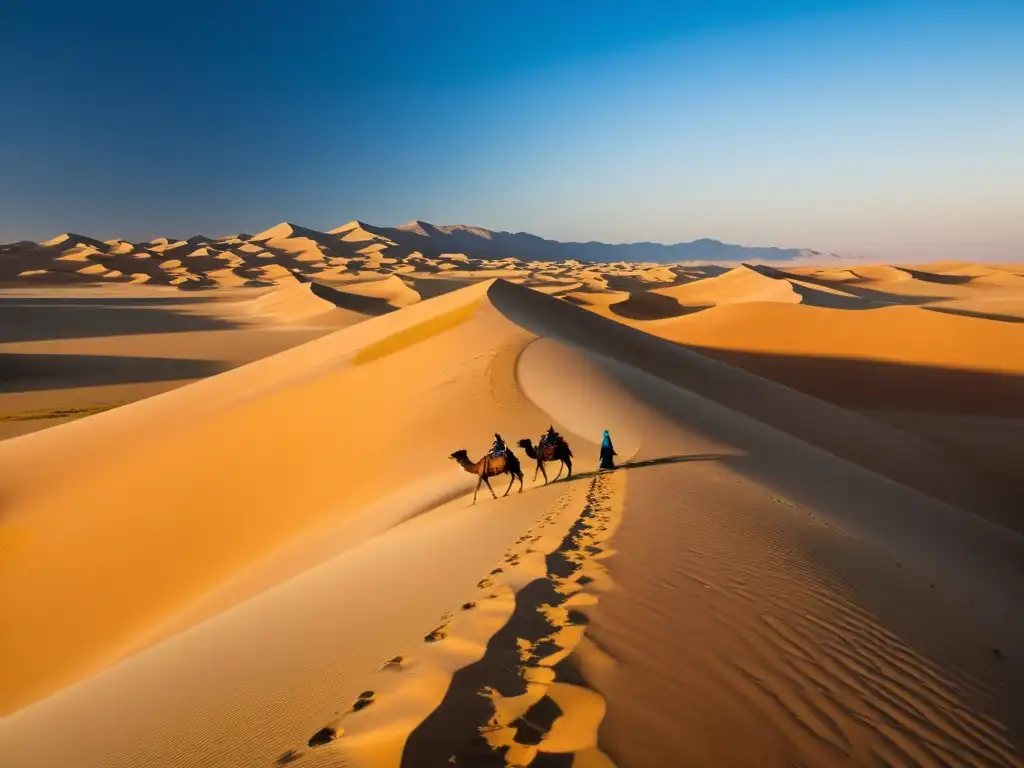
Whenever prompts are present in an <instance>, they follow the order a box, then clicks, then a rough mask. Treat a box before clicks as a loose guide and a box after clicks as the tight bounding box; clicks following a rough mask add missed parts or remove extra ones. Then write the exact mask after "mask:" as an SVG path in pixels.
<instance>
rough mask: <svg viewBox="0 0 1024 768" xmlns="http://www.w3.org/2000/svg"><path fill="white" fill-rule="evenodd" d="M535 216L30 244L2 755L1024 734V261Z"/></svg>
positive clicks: (405, 753)
mask: <svg viewBox="0 0 1024 768" xmlns="http://www.w3.org/2000/svg"><path fill="white" fill-rule="evenodd" d="M503 234H507V233H491V232H488V231H487V230H480V229H478V228H459V227H441V228H438V227H434V226H433V225H429V224H426V223H424V222H413V223H411V224H409V225H406V226H404V227H399V228H391V229H388V228H380V227H374V226H372V225H368V224H364V223H362V222H351V223H350V224H347V225H344V226H343V227H339V228H337V229H335V230H332V231H330V232H318V231H316V230H310V229H306V228H302V227H298V226H296V225H292V224H281V225H278V226H275V227H272V228H271V229H269V230H266V231H264V232H261V233H258V234H256V235H237V236H230V237H224V238H206V237H201V236H197V237H194V238H188V239H187V240H182V239H175V238H158V239H155V240H151V241H147V242H141V243H131V242H128V241H125V240H108V241H100V240H94V239H91V238H88V237H84V236H81V235H75V234H66V235H61V236H59V237H57V238H54V239H53V240H50V241H47V242H45V243H41V244H35V243H16V244H11V245H7V246H0V281H2V282H3V283H4V284H5V285H7V286H23V287H22V288H18V289H15V290H10V289H8V290H6V291H4V292H3V293H2V295H0V328H2V329H3V334H2V335H0V362H2V363H4V364H5V372H7V373H8V375H7V377H6V378H5V379H4V380H3V381H2V382H0V436H4V435H16V434H19V433H22V432H27V431H28V430H29V429H30V427H25V428H24V429H22V427H21V426H19V425H23V424H27V425H31V424H34V423H39V424H40V425H49V424H57V426H53V427H51V428H49V429H44V430H42V431H36V432H32V433H29V434H21V436H17V437H13V436H12V437H10V439H7V440H4V441H2V442H0V544H2V547H3V550H2V551H3V564H2V570H0V613H2V615H3V617H4V623H5V626H9V627H13V628H15V629H14V631H5V632H2V633H0V660H2V661H0V679H2V680H3V683H2V684H0V711H3V713H4V715H5V717H4V718H3V719H0V764H2V765H8V764H9V765H17V766H19V767H22V766H24V767H25V768H35V767H36V766H39V767H40V768H42V767H43V766H45V767H46V768H50V766H57V765H60V766H82V767H83V768H86V767H89V768H92V767H93V766H98V765H103V766H111V767H112V768H117V767H119V766H138V765H147V766H155V767H156V768H164V767H166V768H185V767H186V766H193V765H216V766H225V768H231V766H246V768H248V767H250V766H258V765H265V766H268V768H270V767H271V766H274V765H290V764H294V765H298V766H310V768H314V767H316V766H338V765H347V766H348V765H351V766H369V767H372V768H376V767H377V766H404V768H410V767H416V766H423V765H438V766H442V765H449V764H452V760H453V759H454V761H455V764H469V765H473V764H477V763H482V762H487V764H491V763H493V764H495V765H499V764H504V765H546V764H556V763H558V764H562V763H564V764H568V763H569V762H571V763H572V764H573V765H581V766H592V767H593V766H602V768H607V766H614V765H622V766H626V765H642V766H646V765H668V764H675V763H677V762H678V763H679V764H687V765H689V764H695V765H703V764H707V765H750V764H752V763H751V761H752V760H754V762H756V764H757V765H763V766H770V767H774V766H779V767H780V768H782V767H788V766H792V765H815V766H819V765H821V766H826V765H873V764H881V765H916V766H945V765H951V764H954V765H960V764H963V765H968V764H970V765H995V766H1022V765H1024V752H1022V750H1024V721H1022V719H1021V716H1020V713H1021V712H1024V693H1022V691H1024V671H1022V667H1021V665H1020V664H1019V663H1018V662H1019V661H1020V659H1019V658H1018V657H1020V656H1021V654H1022V653H1024V650H1022V649H1024V618H1022V615H1021V613H1020V611H1019V606H1020V605H1021V604H1022V603H1024V517H1022V516H1021V514H1020V510H1021V509H1024V483H1022V482H1021V480H1020V479H1019V477H1018V476H1019V475H1020V472H1019V465H1020V460H1021V459H1022V458H1024V457H1022V456H1021V455H1020V451H1019V446H1020V445H1021V444H1024V443H1022V442H1021V440H1022V438H1024V388H1022V387H1024V384H1022V382H1024V352H1022V350H1024V336H1022V334H1024V323H1021V322H1019V320H1020V319H1022V318H1024V313H1022V311H1021V310H1020V306H1021V302H1022V301H1024V298H1022V295H1024V294H1022V293H1021V285H1020V284H1021V282H1022V281H1024V270H1021V269H1020V268H1019V267H1017V266H1014V265H975V264H969V263H965V262H955V263H953V262H944V263H936V264H925V265H909V266H898V267H894V266H888V265H859V264H858V265H855V266H853V267H850V268H846V267H847V266H848V263H847V264H844V265H843V268H834V265H827V264H819V265H816V266H797V265H792V264H776V265H773V266H766V265H758V264H750V265H747V264H744V265H742V266H739V267H734V266H731V265H730V266H721V265H686V266H678V265H664V264H633V263H627V262H615V263H581V262H577V261H562V262H538V261H531V260H529V259H528V258H525V257H524V258H516V257H512V256H510V255H508V254H507V253H503V252H501V251H500V250H495V249H496V248H497V246H496V245H495V243H498V242H499V241H500V240H501V237H500V236H501V235H503ZM432 243H433V244H435V249H434V250H431V249H430V247H427V246H430V245H431V244H432ZM437 243H441V244H443V248H442V247H440V246H436V244H437ZM488 243H489V244H488ZM477 246H479V249H478V250H474V248H477ZM497 278H502V279H497ZM516 283H519V284H518V285H517V284H516ZM51 284H52V285H54V286H55V287H54V288H53V289H52V290H46V288H45V286H47V285H51ZM69 285H70V286H78V287H77V288H71V289H69V288H67V287H62V286H69ZM545 294H550V295H545ZM333 329H337V330H333ZM282 350H283V351H282ZM274 353H276V354H274ZM11 372H13V374H14V375H13V376H12V375H10V374H11ZM122 403H126V404H123V405H121V404H122ZM115 405H120V406H121V407H112V406H115ZM75 417H78V418H75ZM5 418H9V421H5V420H4V419H5ZM8 424H9V425H14V426H15V427H16V429H11V430H9V431H7V430H6V425H8ZM551 424H553V425H555V426H556V427H557V429H558V430H559V431H560V432H561V433H562V434H563V435H564V436H565V437H566V438H567V440H568V441H569V443H570V445H571V446H572V449H573V454H574V457H573V460H574V474H573V477H572V479H571V480H569V481H559V482H557V483H552V484H550V485H546V486H545V485H543V484H542V481H538V482H534V481H533V477H534V470H535V466H534V462H533V461H532V460H530V459H528V457H527V456H526V455H525V453H524V452H523V451H522V450H520V449H518V448H517V449H516V454H517V455H518V457H519V460H520V461H521V462H522V469H523V471H524V473H525V483H524V485H525V490H524V492H523V493H521V494H520V493H518V492H516V491H517V490H518V484H516V485H515V486H514V487H512V492H511V493H510V495H509V497H507V498H503V499H500V500H499V501H497V502H495V501H492V500H491V498H490V494H489V493H488V491H487V489H486V487H485V488H482V489H481V491H480V501H479V503H478V504H477V505H476V506H472V505H471V504H470V500H471V499H472V494H473V489H474V487H475V484H476V478H475V476H471V475H470V474H468V473H467V472H465V471H463V469H461V468H460V467H459V466H458V465H457V464H456V462H454V461H452V460H451V459H450V458H449V454H451V453H452V452H453V451H455V450H457V449H460V448H464V449H466V450H468V452H469V454H470V456H471V458H473V459H475V458H478V457H480V456H482V455H483V453H484V451H485V450H486V448H487V446H488V445H489V443H490V439H491V435H492V433H493V432H495V431H497V432H499V433H501V435H503V436H504V438H505V439H506V440H507V441H508V443H509V444H514V443H515V441H517V440H518V439H519V438H522V437H530V438H532V439H533V440H536V439H537V436H538V435H539V434H540V433H541V432H542V431H543V430H544V429H546V428H547V426H548V425H551ZM606 429H607V430H610V432H611V435H612V438H613V439H614V441H615V448H616V450H617V452H618V457H617V461H618V462H619V464H620V465H621V468H620V469H619V470H618V471H616V472H610V473H601V474H596V473H595V471H594V468H595V466H596V464H597V447H598V444H599V442H600V440H601V435H602V432H603V431H604V430H606ZM552 469H553V466H552V465H549V467H548V472H549V474H551V475H552V476H553V475H554V472H553V471H552ZM491 484H492V485H493V487H494V488H495V490H496V491H497V492H498V494H501V493H503V492H504V491H505V488H506V487H508V486H509V478H508V477H507V476H501V477H498V478H494V479H492V480H491ZM55 733H59V737H55V735H54V734H55ZM737 733H741V734H743V738H742V739H737V738H736V734H737ZM666 756H670V757H666ZM752 756H756V758H754V757H752ZM666 760H669V762H666ZM559 761H561V762H559Z"/></svg>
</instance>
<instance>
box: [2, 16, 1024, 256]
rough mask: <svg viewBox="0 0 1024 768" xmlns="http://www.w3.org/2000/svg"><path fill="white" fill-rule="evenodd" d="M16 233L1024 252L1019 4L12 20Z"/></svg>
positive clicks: (11, 186) (9, 231)
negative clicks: (350, 234)
mask: <svg viewBox="0 0 1024 768" xmlns="http://www.w3.org/2000/svg"><path fill="white" fill-rule="evenodd" d="M0 29H3V30H4V48H3V60H4V67H3V74H2V76H0V242H2V241H11V240H16V239H23V238H28V239H42V238H45V237H49V236H52V235H54V234H56V233H58V232H62V231H67V230H72V231H76V232H81V233H83V234H91V235H94V236H98V237H104V238H107V237H114V236H122V237H130V238H147V237H152V236H156V235H169V236H188V235H191V234H195V233H205V234H210V235H216V234H226V233H230V232H237V231H249V232H252V231H257V230H259V229H263V228H265V227H268V226H270V225H272V224H275V223H277V222H279V221H282V220H288V221H294V222H296V223H300V224H304V225H306V226H311V227H316V228H322V229H327V228H330V227H333V226H336V225H338V224H340V223H343V222H344V221H347V220H349V219H353V218H359V219H363V220H366V221H370V222H373V223H376V224H385V225H390V224H398V223H401V222H404V221H407V220H409V219H413V218H418V219H425V220H429V221H433V222H436V223H468V224H476V225H479V226H484V227H489V228H492V229H507V230H513V231H518V230H524V231H530V232H534V233H536V234H540V235H543V236H547V237H553V238H557V239H563V240H570V239H571V240H589V239H597V240H605V241H609V242H622V241H631V240H655V241H661V242H677V241H684V240H692V239H695V238H698V237H715V238H718V239H722V240H726V241H730V242H739V243H744V244H751V245H778V246H799V247H809V248H817V249H821V250H833V251H839V252H848V253H857V254H866V255H877V256H881V257H886V258H893V259H899V258H906V259H929V258H933V257H934V258H950V257H959V258H1002V259H1009V258H1021V257H1024V3H1021V2H1019V0H1006V1H1005V2H996V1H988V0H977V1H976V2H967V1H966V0H965V1H964V2H959V3H953V2H944V1H943V0H934V1H933V2H877V1H875V2H869V1H867V0H862V1H861V2H854V1H852V0H848V1H846V2H843V1H841V0H831V1H823V2H813V3H812V2H804V1H803V0H776V1H775V2H756V1H755V0H746V1H745V2H741V1H739V0H725V1H724V2H715V3H711V2H700V3H688V2H646V1H644V0H634V2H630V3H625V2H621V3H610V2H602V1H601V0H591V1H590V2H568V1H566V2H550V0H549V1H548V2H534V0H527V1H520V2H515V3H511V2H509V3H500V2H494V3H481V2H478V1H477V2H463V1H461V0H459V1H456V0H448V1H446V2H436V1H435V2H431V3H416V2H411V1H409V0H404V1H403V2H378V3H354V2H293V3H291V4H284V5H282V4H277V3H269V2H249V3H241V2H239V3H224V2H221V3H217V2H213V3H205V4H204V3H175V4H166V6H165V8H164V9H163V10H155V9H153V8H150V7H147V4H143V3H131V4H127V3H104V2H98V3H80V2H73V3H72V2H67V3H62V2H57V3H49V4H45V5H44V4H42V3H38V2H37V3H28V2H24V3H23V2H21V0H14V2H13V4H12V3H10V2H8V3H4V4H3V5H2V7H0Z"/></svg>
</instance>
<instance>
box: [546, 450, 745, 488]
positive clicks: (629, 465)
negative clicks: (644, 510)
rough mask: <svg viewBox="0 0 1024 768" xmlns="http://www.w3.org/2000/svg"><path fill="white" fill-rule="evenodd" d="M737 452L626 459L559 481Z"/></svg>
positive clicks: (717, 458) (720, 458) (718, 457)
mask: <svg viewBox="0 0 1024 768" xmlns="http://www.w3.org/2000/svg"><path fill="white" fill-rule="evenodd" d="M734 458H736V455H735V454H732V453H691V454H680V455H678V456H662V457H660V458H657V459H643V460H641V461H624V462H623V463H622V464H616V465H615V469H595V470H592V471H588V472H573V475H572V477H563V478H561V479H560V480H558V481H557V482H559V483H564V482H567V481H568V482H572V481H574V480H588V479H590V478H592V477H597V476H598V475H603V474H606V473H608V472H618V471H619V470H626V469H643V468H644V467H660V466H662V465H663V464H685V463H687V462H690V461H723V460H725V459H734Z"/></svg>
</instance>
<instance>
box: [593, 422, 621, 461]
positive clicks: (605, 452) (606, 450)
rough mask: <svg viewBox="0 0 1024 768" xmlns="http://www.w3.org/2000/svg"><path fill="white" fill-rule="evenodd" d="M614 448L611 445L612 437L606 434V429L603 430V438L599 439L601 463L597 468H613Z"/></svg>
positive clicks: (615, 454)
mask: <svg viewBox="0 0 1024 768" xmlns="http://www.w3.org/2000/svg"><path fill="white" fill-rule="evenodd" d="M617 455H618V454H617V453H615V448H613V447H612V438H611V435H609V434H608V430H607V429H606V430H605V431H604V438H603V439H602V440H601V463H600V464H599V465H598V467H597V468H598V469H615V459H614V458H613V457H614V456H617Z"/></svg>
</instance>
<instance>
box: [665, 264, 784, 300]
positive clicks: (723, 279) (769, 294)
mask: <svg viewBox="0 0 1024 768" xmlns="http://www.w3.org/2000/svg"><path fill="white" fill-rule="evenodd" d="M651 293H655V294H659V295H661V296H669V297H671V298H673V299H675V300H676V301H678V302H679V304H681V305H682V306H684V307H713V306H720V305H723V304H736V303H741V302H746V301H777V302H784V303H794V304H795V303H797V302H798V301H800V297H799V296H798V295H797V293H796V292H795V291H794V290H793V288H792V286H790V285H789V283H787V282H786V281H784V280H773V279H772V278H770V277H766V276H764V275H761V274H759V273H757V272H755V271H754V270H753V269H750V268H749V267H747V266H741V267H736V268H735V269H732V270H730V271H729V272H726V273H725V274H724V275H720V276H718V277H709V278H706V279H704V280H698V281H696V282H692V283H684V284H683V285H677V286H673V287H672V288H654V289H652V290H651Z"/></svg>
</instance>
